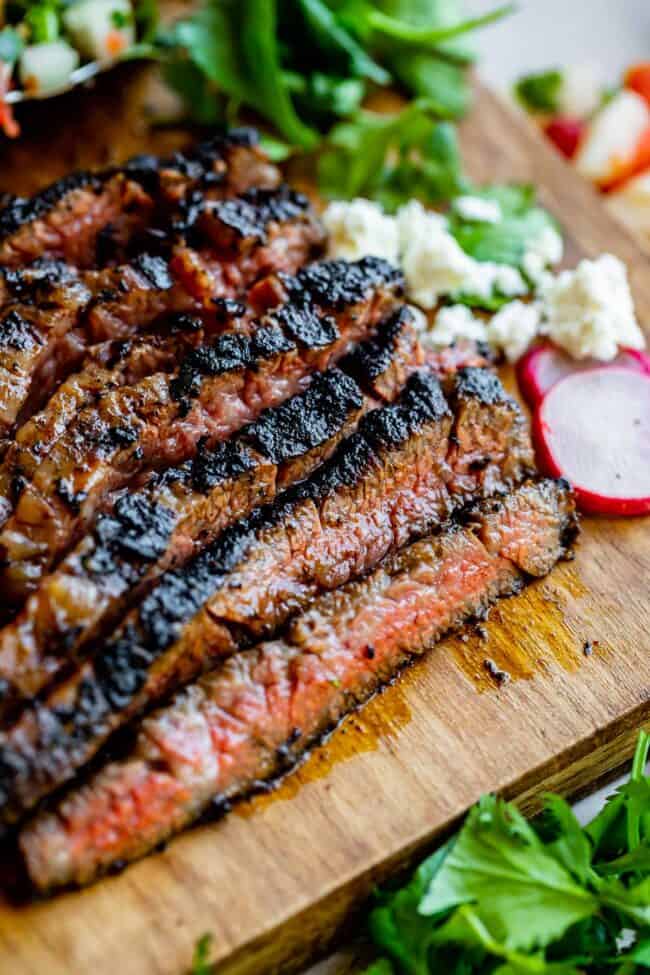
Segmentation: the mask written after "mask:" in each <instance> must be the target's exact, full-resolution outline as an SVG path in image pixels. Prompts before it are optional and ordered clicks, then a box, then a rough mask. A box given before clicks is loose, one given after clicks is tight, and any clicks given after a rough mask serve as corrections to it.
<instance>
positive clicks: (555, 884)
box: [366, 190, 650, 975]
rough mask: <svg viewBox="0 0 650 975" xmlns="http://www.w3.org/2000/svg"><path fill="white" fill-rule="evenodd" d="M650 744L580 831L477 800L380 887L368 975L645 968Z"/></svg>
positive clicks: (565, 808) (547, 809) (565, 973)
mask: <svg viewBox="0 0 650 975" xmlns="http://www.w3.org/2000/svg"><path fill="white" fill-rule="evenodd" d="M500 192H504V191H500ZM508 192H510V190H508ZM522 192H523V191H522ZM649 748H650V739H649V738H648V736H647V735H646V734H644V733H643V732H642V733H641V734H640V736H639V742H638V745H637V750H636V754H635V759H634V763H633V768H632V773H631V776H630V780H629V782H628V783H626V785H624V786H623V787H622V788H620V789H619V790H618V791H617V792H616V793H615V795H614V796H613V797H612V798H611V799H610V800H609V802H608V803H607V804H606V806H605V807H604V809H603V810H602V811H601V812H600V813H599V814H598V816H596V818H595V819H594V820H592V822H591V823H590V824H589V825H587V826H586V827H582V826H581V825H580V824H579V823H578V821H577V820H576V818H575V816H574V814H573V811H572V810H571V808H570V806H569V805H568V804H567V803H566V802H565V801H564V800H563V799H561V798H560V797H558V796H554V795H548V796H546V797H544V809H543V813H542V814H541V816H539V817H538V818H537V819H536V820H534V821H532V822H529V821H528V820H526V819H525V818H524V816H522V814H521V813H520V812H519V811H518V810H517V809H516V807H515V806H514V805H512V804H511V803H507V802H505V801H504V800H501V799H498V798H495V797H493V796H487V797H485V798H483V799H481V801H480V802H479V803H478V805H477V806H475V807H474V808H473V809H472V810H471V812H470V813H469V815H468V817H467V819H466V821H465V823H464V825H463V826H462V828H461V830H460V832H459V834H458V835H457V836H456V837H455V838H453V839H452V840H450V841H449V842H448V843H447V844H446V845H445V846H444V847H442V848H441V849H440V850H438V851H437V852H436V853H434V854H433V855H432V856H431V857H429V859H428V860H425V861H424V863H422V864H421V865H420V866H419V867H418V868H417V870H416V871H415V873H414V874H413V876H412V877H411V879H410V880H409V881H408V882H407V883H406V885H405V886H403V887H401V888H400V889H397V890H391V891H380V892H378V894H377V895H376V897H375V905H374V907H373V908H372V910H371V912H370V915H369V920H368V930H369V933H370V937H371V939H372V941H373V942H374V944H375V946H376V948H377V950H378V953H379V958H378V959H377V961H376V962H375V963H374V965H373V966H371V967H370V968H369V969H367V971H366V975H384V972H385V973H389V975H390V973H393V975H438V973H443V972H444V973H449V975H607V973H611V975H636V973H641V972H643V971H647V970H648V969H650V778H648V777H646V776H645V774H644V769H645V764H646V760H647V757H648V751H649ZM623 934H625V938H622V935H623ZM386 966H389V967H386Z"/></svg>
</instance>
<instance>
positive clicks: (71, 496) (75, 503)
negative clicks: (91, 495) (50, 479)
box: [55, 477, 88, 514]
mask: <svg viewBox="0 0 650 975" xmlns="http://www.w3.org/2000/svg"><path fill="white" fill-rule="evenodd" d="M55 490H56V493H57V495H58V496H59V497H60V498H61V500H62V501H64V502H65V504H66V505H67V506H68V508H69V509H70V511H72V512H73V513H74V514H79V511H80V510H81V505H82V504H83V503H84V501H85V500H86V498H87V497H88V493H87V492H86V491H75V490H74V489H73V487H72V484H71V482H70V481H68V480H67V478H65V477H60V478H58V480H57V482H56V487H55Z"/></svg>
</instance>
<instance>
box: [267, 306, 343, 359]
mask: <svg viewBox="0 0 650 975" xmlns="http://www.w3.org/2000/svg"><path fill="white" fill-rule="evenodd" d="M270 318H271V320H273V321H275V322H277V323H278V324H279V325H281V326H282V328H283V329H284V331H285V332H287V333H288V334H289V335H290V336H291V338H293V339H294V340H295V341H296V342H297V343H298V344H299V345H301V346H304V347H305V348H308V349H322V348H325V347H326V346H328V345H331V344H332V342H335V341H336V339H337V338H339V335H340V333H339V330H338V327H337V325H336V322H335V321H334V319H333V318H330V317H329V316H327V315H325V316H322V315H319V314H318V312H317V311H316V309H315V308H313V307H312V306H310V305H308V304H303V305H297V304H291V303H289V304H286V305H282V307H281V308H279V309H278V311H276V312H273V314H272V315H271V316H270Z"/></svg>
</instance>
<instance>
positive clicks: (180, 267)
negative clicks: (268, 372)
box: [0, 186, 323, 436]
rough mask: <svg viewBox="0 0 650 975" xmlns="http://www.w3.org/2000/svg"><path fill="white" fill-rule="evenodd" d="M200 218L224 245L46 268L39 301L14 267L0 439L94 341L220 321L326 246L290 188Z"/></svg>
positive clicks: (0, 365) (0, 337)
mask: <svg viewBox="0 0 650 975" xmlns="http://www.w3.org/2000/svg"><path fill="white" fill-rule="evenodd" d="M208 208H209V209H208ZM195 210H196V212H197V214H201V215H202V216H201V217H200V218H199V217H198V216H197V217H196V220H197V227H199V226H203V225H204V223H205V225H206V226H208V227H209V229H210V233H211V236H212V237H213V238H214V239H215V240H218V239H219V238H220V237H221V239H222V243H221V245H220V247H218V248H217V247H215V246H212V245H211V249H210V250H206V249H205V247H202V248H201V247H200V248H199V249H194V248H192V247H189V246H187V244H186V243H183V242H178V243H175V244H173V245H172V247H171V251H170V252H169V253H168V254H166V255H163V254H154V253H148V252H146V251H144V252H142V253H140V254H139V255H138V256H137V257H135V258H133V259H132V260H131V261H130V262H129V263H128V264H123V265H119V266H116V267H108V268H104V269H103V270H98V271H85V272H82V273H78V272H77V271H75V270H74V269H71V268H67V269H66V266H65V265H63V266H62V265H60V264H54V263H52V262H50V264H49V271H47V268H44V267H43V266H42V265H41V273H40V274H39V276H38V277H37V279H36V281H37V285H38V294H37V295H35V294H34V292H35V291H36V287H35V285H33V284H31V283H32V282H33V279H34V274H33V273H31V275H28V276H27V283H25V281H24V280H23V279H22V278H21V275H20V272H17V271H15V270H13V269H12V270H11V272H10V273H7V274H6V275H5V278H6V280H7V281H11V282H12V284H11V287H12V288H13V290H14V291H15V290H16V289H18V290H19V293H20V294H21V295H23V298H22V304H21V303H16V302H14V301H12V302H10V303H9V304H8V305H6V306H5V308H4V309H3V311H2V315H1V317H0V388H1V389H2V395H1V397H0V436H2V435H5V436H6V435H7V434H8V433H10V432H11V430H12V428H13V426H14V424H15V423H16V422H17V421H19V420H20V419H23V418H25V417H26V416H29V415H30V413H31V412H33V410H34V409H38V408H39V407H40V405H41V404H42V403H43V402H44V401H45V399H46V398H47V396H48V395H49V393H50V392H51V391H52V389H54V388H55V386H56V384H57V382H59V381H60V380H61V379H63V378H64V377H65V376H66V375H67V374H68V373H70V372H71V371H72V369H74V368H77V367H78V365H79V363H80V362H81V360H82V358H83V355H84V352H85V350H86V349H87V348H88V347H89V346H90V345H92V344H93V343H97V342H103V341H105V340H107V339H117V338H128V337H130V336H132V335H134V334H135V333H136V332H138V331H142V330H144V329H145V328H148V327H150V326H152V325H153V324H155V323H156V322H160V321H164V320H165V318H166V317H169V316H170V315H173V314H179V313H187V314H190V313H192V314H201V315H202V316H203V317H206V316H207V318H208V320H209V321H214V322H218V321H219V320H220V319H221V318H222V317H223V315H222V313H221V306H220V303H221V302H222V301H223V300H224V299H231V300H234V299H239V298H243V297H245V295H246V292H247V290H248V288H249V287H250V286H251V285H252V284H253V283H254V282H255V281H256V280H258V278H260V277H261V276H264V275H265V274H269V273H271V272H276V271H284V272H289V273H292V272H294V271H297V270H298V268H299V267H301V265H302V264H304V263H305V261H307V260H308V259H309V258H310V257H313V256H314V255H315V253H316V251H317V250H318V248H319V247H320V245H321V244H322V239H323V234H322V229H321V227H320V224H319V223H318V221H317V220H316V217H315V215H314V213H313V211H312V210H311V209H310V207H309V203H308V201H307V199H306V198H305V197H304V196H302V195H301V194H298V193H295V192H293V191H292V190H289V189H288V188H287V187H286V186H281V187H279V188H278V189H276V190H271V191H263V190H259V189H256V190H254V191H251V192H249V193H248V194H245V195H244V196H243V197H239V198H234V199H229V200H226V201H221V202H215V203H211V204H208V203H205V201H200V202H197V203H196V204H195ZM208 217H209V219H208ZM197 234H198V230H193V235H194V236H196V235H197ZM197 243H199V241H197ZM47 274H49V277H48V276H47ZM24 277H25V275H23V278H24ZM48 283H49V288H48ZM30 284H31V291H29V288H30ZM27 291H29V294H26V292H27Z"/></svg>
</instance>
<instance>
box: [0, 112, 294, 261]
mask: <svg viewBox="0 0 650 975" xmlns="http://www.w3.org/2000/svg"><path fill="white" fill-rule="evenodd" d="M279 180H280V175H279V172H278V170H277V169H276V167H275V166H272V165H271V164H270V163H269V161H268V159H267V158H266V157H265V156H264V154H263V153H261V152H260V150H259V149H258V148H257V137H256V134H255V133H254V132H253V131H252V130H247V129H241V130H233V131H232V132H230V133H229V135H228V136H225V137H219V138H216V139H213V140H212V141H211V142H207V143H203V144H201V145H199V146H196V147H195V148H194V149H192V150H190V151H189V152H187V153H176V154H175V155H174V156H172V157H171V158H169V159H157V158H155V157H154V156H139V157H136V158H134V159H132V160H130V161H129V162H127V163H126V164H125V165H124V166H123V167H121V168H118V169H115V168H113V169H109V170H106V171H104V172H98V173H90V172H79V173H73V174H71V175H70V176H66V177H64V178H63V179H61V180H59V181H58V182H56V183H53V184H52V185H51V186H48V187H46V189H44V190H42V191H41V192H40V193H37V194H36V195H35V196H33V197H30V198H28V199H25V198H22V197H12V198H10V199H9V201H8V202H7V203H6V205H5V206H4V208H3V209H2V210H0V266H4V267H19V266H21V265H25V264H30V263H31V262H32V261H34V260H35V259H37V258H42V257H45V258H58V259H62V260H65V261H68V262H70V263H71V264H74V265H75V266H77V267H80V268H88V267H93V266H96V265H97V264H101V263H103V261H102V258H103V256H104V255H108V256H109V257H110V258H111V259H112V260H113V261H115V260H120V259H124V255H125V253H126V251H127V249H128V244H129V242H130V240H131V238H132V237H134V236H135V237H137V236H139V235H141V234H142V232H143V231H144V230H145V229H146V228H147V227H148V226H149V225H150V224H151V222H152V221H153V224H154V226H156V225H160V223H163V225H164V224H166V223H167V222H168V220H169V218H170V216H171V215H173V214H175V213H177V212H179V210H180V211H181V212H182V211H183V209H187V208H188V207H189V206H191V202H192V196H193V193H194V192H196V191H202V192H204V193H207V194H208V195H209V196H228V195H237V194H239V193H243V192H244V191H245V190H248V189H250V188H251V187H252V186H258V187H266V188H269V187H273V186H276V185H277V184H278V182H279Z"/></svg>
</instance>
